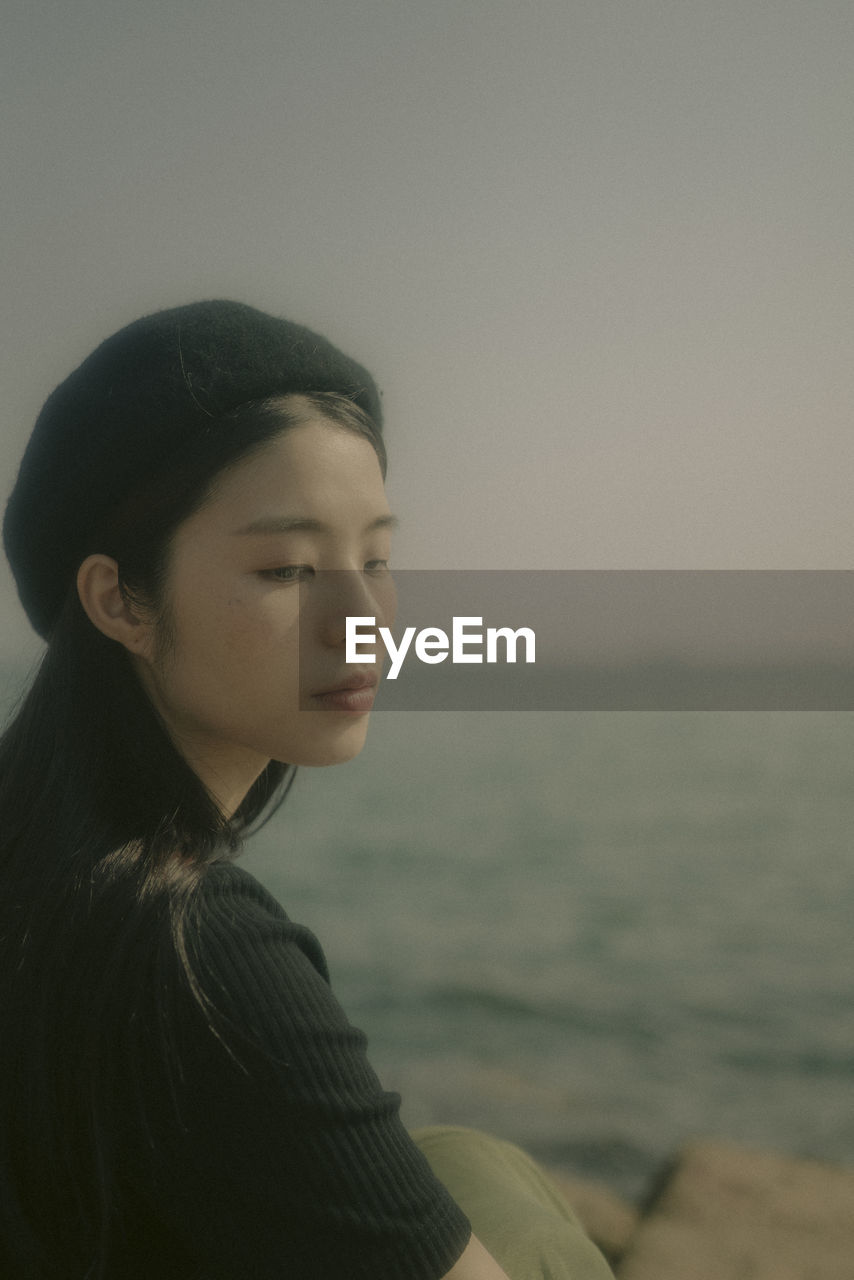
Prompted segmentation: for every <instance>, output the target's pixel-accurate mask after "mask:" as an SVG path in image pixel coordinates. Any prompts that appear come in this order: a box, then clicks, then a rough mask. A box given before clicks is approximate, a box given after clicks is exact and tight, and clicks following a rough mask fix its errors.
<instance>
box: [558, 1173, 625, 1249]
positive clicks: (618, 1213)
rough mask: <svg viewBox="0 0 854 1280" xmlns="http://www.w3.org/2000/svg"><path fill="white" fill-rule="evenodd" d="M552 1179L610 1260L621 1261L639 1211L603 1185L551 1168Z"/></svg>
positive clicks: (591, 1237) (592, 1238) (595, 1242)
mask: <svg viewBox="0 0 854 1280" xmlns="http://www.w3.org/2000/svg"><path fill="white" fill-rule="evenodd" d="M549 1176H550V1177H551V1179H552V1181H553V1182H554V1183H555V1184H556V1186H557V1187H558V1189H559V1190H560V1192H561V1193H562V1194H563V1195H564V1196H566V1199H567V1200H568V1201H569V1203H570V1205H571V1206H572V1208H573V1209H574V1210H575V1212H576V1213H577V1214H578V1217H579V1220H580V1221H581V1224H582V1226H583V1227H584V1229H585V1231H586V1232H587V1234H588V1235H589V1236H590V1239H591V1240H592V1241H593V1243H594V1244H596V1245H598V1246H599V1248H600V1249H601V1250H602V1252H603V1253H604V1255H605V1257H606V1258H607V1259H608V1261H609V1262H610V1263H614V1262H616V1261H617V1260H618V1259H619V1258H621V1257H622V1256H623V1254H624V1252H625V1250H626V1248H627V1246H628V1243H629V1240H630V1239H631V1238H632V1236H633V1235H634V1232H635V1230H636V1228H637V1225H638V1223H639V1221H640V1214H639V1213H638V1211H637V1209H635V1208H633V1207H632V1206H631V1205H630V1204H627V1203H626V1202H625V1200H621V1199H620V1198H619V1196H616V1195H615V1194H614V1192H613V1191H611V1190H609V1188H608V1187H606V1186H603V1185H602V1183H600V1182H593V1181H590V1180H588V1179H586V1178H575V1177H570V1176H569V1175H568V1174H565V1173H561V1172H560V1171H558V1170H555V1169H549Z"/></svg>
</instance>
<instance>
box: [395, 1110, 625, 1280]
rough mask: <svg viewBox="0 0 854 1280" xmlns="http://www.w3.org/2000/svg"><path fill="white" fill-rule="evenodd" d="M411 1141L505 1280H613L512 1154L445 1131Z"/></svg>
mask: <svg viewBox="0 0 854 1280" xmlns="http://www.w3.org/2000/svg"><path fill="white" fill-rule="evenodd" d="M412 1137H413V1139H414V1141H415V1142H416V1144H417V1145H418V1147H419V1148H420V1149H421V1151H422V1152H423V1153H424V1155H425V1156H426V1157H427V1160H428V1161H429V1163H430V1166H431V1167H432V1169H433V1172H434V1173H435V1174H436V1176H437V1178H438V1179H439V1181H440V1182H443V1183H444V1184H445V1186H446V1187H447V1188H448V1190H449V1191H450V1193H451V1195H452V1196H453V1197H454V1199H455V1200H456V1202H457V1204H459V1206H460V1208H461V1209H462V1210H463V1212H464V1213H465V1214H466V1215H467V1217H468V1219H469V1221H470V1222H471V1225H472V1230H473V1232H474V1234H475V1235H476V1236H477V1238H478V1239H479V1240H480V1241H481V1243H482V1244H483V1245H484V1246H485V1248H487V1249H488V1250H489V1252H490V1253H491V1254H492V1256H493V1257H494V1258H495V1260H496V1261H497V1262H499V1263H500V1264H501V1266H502V1267H503V1268H504V1270H505V1271H506V1272H507V1274H508V1276H509V1277H510V1280H613V1272H612V1271H611V1269H610V1267H609V1266H608V1264H607V1262H606V1261H605V1259H604V1258H603V1257H602V1254H601V1253H600V1252H599V1250H598V1249H597V1248H596V1246H595V1245H594V1244H593V1242H592V1241H591V1240H590V1239H589V1237H588V1236H587V1235H586V1234H585V1232H584V1228H583V1227H582V1226H581V1223H580V1222H579V1221H578V1218H577V1217H576V1216H575V1214H574V1213H573V1212H572V1209H571V1208H570V1207H569V1204H568V1203H567V1201H566V1200H565V1198H564V1197H563V1196H562V1195H561V1193H560V1192H559V1191H558V1189H557V1187H555V1186H554V1184H553V1183H552V1182H551V1181H550V1180H549V1178H548V1177H547V1176H546V1174H545V1173H544V1172H543V1170H542V1169H540V1167H539V1166H538V1165H537V1164H535V1163H534V1161H533V1160H532V1159H531V1157H530V1156H528V1155H526V1154H525V1152H524V1151H522V1150H520V1148H519V1147H515V1146H513V1144H512V1143H510V1142H504V1141H502V1140H501V1139H500V1138H493V1137H491V1136H490V1135H489V1134H486V1133H481V1132H480V1131H478V1130H476V1129H464V1128H458V1127H456V1126H450V1125H439V1126H435V1127H431V1128H427V1129H417V1130H416V1131H415V1132H414V1133H413V1134H412Z"/></svg>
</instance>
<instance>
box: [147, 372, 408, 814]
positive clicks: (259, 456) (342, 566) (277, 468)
mask: <svg viewBox="0 0 854 1280" xmlns="http://www.w3.org/2000/svg"><path fill="white" fill-rule="evenodd" d="M293 404H294V406H295V407H296V408H298V409H299V408H300V407H302V408H303V409H304V411H305V417H304V420H303V422H301V423H300V424H299V425H298V426H295V427H291V428H288V429H287V430H285V431H284V432H283V433H282V434H281V435H280V436H278V437H276V438H275V439H274V440H273V441H272V442H271V443H269V444H267V445H265V446H264V447H263V448H262V449H261V450H260V451H258V452H257V453H254V454H252V455H251V456H250V457H248V458H246V459H244V460H243V461H242V462H239V463H237V464H236V465H235V466H233V467H231V468H229V469H227V470H226V472H224V474H223V475H222V476H221V477H220V479H219V480H218V482H217V484H216V487H215V489H214V491H213V493H212V495H211V497H210V498H209V500H208V501H207V502H206V503H205V505H204V506H203V507H202V508H200V509H199V510H198V511H197V512H196V513H195V514H194V515H192V516H190V517H189V518H188V519H187V520H185V521H184V523H183V524H182V525H180V526H179V528H178V530H177V532H176V534H175V537H174V539H173V542H172V547H171V555H170V563H169V572H168V577H167V584H166V589H165V601H164V602H165V607H166V616H167V619H168V626H167V633H168V640H166V641H164V632H163V629H160V630H159V631H158V630H156V629H154V630H152V634H151V640H150V643H149V644H148V645H147V646H146V648H145V651H144V652H143V654H142V655H141V656H139V657H137V658H136V662H137V668H138V670H139V673H140V676H141V679H142V681H143V684H144V686H145V688H146V689H147V691H148V694H149V696H150V697H151V699H152V701H153V703H154V705H155V707H156V708H157V710H158V711H159V712H160V714H161V716H162V717H163V720H164V721H165V723H166V726H167V728H168V729H169V731H170V733H171V735H172V737H173V739H174V741H175V743H176V744H177V746H178V748H179V749H180V751H181V752H182V754H183V755H184V756H185V758H186V759H187V760H188V762H189V763H190V765H191V766H192V767H193V769H194V770H195V771H196V773H197V774H198V775H199V777H200V778H201V779H202V781H203V782H204V783H205V784H206V786H207V787H208V789H209V790H210V791H211V793H212V794H213V795H214V797H215V798H216V799H217V800H218V801H219V803H220V805H221V807H222V808H223V810H224V811H225V812H226V813H231V812H233V810H234V809H235V808H236V807H237V805H238V804H239V803H240V801H241V800H242V798H243V796H244V795H245V793H246V791H247V790H248V789H249V787H250V786H251V785H252V783H253V782H254V781H255V779H256V778H257V777H258V775H259V774H260V772H261V771H262V770H263V769H264V767H265V766H266V764H267V763H268V761H269V760H271V759H273V760H281V761H284V762H287V763H290V764H297V765H327V764H337V763H339V762H341V761H344V760H349V759H351V758H352V757H353V756H355V755H356V754H357V753H358V752H359V751H360V750H361V748H362V745H363V743H364V741H365V735H366V733H367V727H368V715H369V712H370V708H371V704H372V702H373V696H374V692H375V687H374V686H375V683H376V681H377V679H378V678H379V675H380V673H381V667H380V664H379V661H378V662H377V664H376V665H374V664H371V663H369V662H366V661H363V662H361V663H360V664H359V666H358V667H356V666H353V665H352V664H351V665H345V661H344V657H345V619H346V617H347V615H348V614H353V615H374V616H376V618H377V625H378V626H379V625H381V624H386V625H390V624H391V617H392V614H393V597H394V590H393V585H392V582H391V578H390V576H389V574H388V572H387V562H388V558H389V539H390V530H391V525H392V524H393V518H392V516H391V515H390V512H389V508H388V504H387V502H386V497H385V491H384V488H383V480H382V475H381V472H380V466H379V462H378V460H377V456H376V454H375V452H374V450H373V448H372V446H371V444H370V442H369V441H368V440H366V439H363V438H362V437H360V436H358V435H356V434H354V433H353V432H351V431H348V430H346V429H344V428H342V427H340V426H338V425H337V424H335V423H333V422H330V421H329V420H328V419H326V418H324V417H322V416H320V415H319V414H318V413H317V411H316V410H315V409H314V408H313V407H312V406H310V405H308V404H307V402H305V401H303V402H300V401H299V399H298V397H294V398H293ZM331 570H336V571H342V572H329V571H331ZM366 678H369V679H370V681H372V682H373V683H372V684H369V685H367V686H366V687H362V688H361V690H359V689H358V688H357V686H358V685H359V683H360V680H361V682H362V684H363V686H364V682H365V679H366ZM342 685H344V686H346V685H350V686H355V688H354V691H352V692H350V693H337V694H335V695H334V696H330V693H329V691H330V690H335V689H340V687H341V686H342ZM323 695H326V696H323ZM301 697H302V705H303V707H308V708H309V709H302V710H301V709H300V699H301Z"/></svg>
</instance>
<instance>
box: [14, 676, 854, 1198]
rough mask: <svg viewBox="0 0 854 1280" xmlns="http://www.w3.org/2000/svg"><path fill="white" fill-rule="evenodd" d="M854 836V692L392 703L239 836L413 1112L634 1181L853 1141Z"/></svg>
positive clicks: (407, 1114) (838, 1153)
mask: <svg viewBox="0 0 854 1280" xmlns="http://www.w3.org/2000/svg"><path fill="white" fill-rule="evenodd" d="M12 683H14V681H13V682H12ZM5 687H7V688H8V687H10V684H9V681H7V684H6V686H5ZM853 852H854V713H850V712H827V711H822V712H804V711H797V712H793V711H789V712H781V711H778V712H771V711H768V712H765V711H763V712H724V711H721V712H718V711H677V712H671V711H667V712H656V711H623V712H602V711H584V712H565V711H564V712H548V711H538V712H515V711H506V712H499V711H494V712H493V711H480V712H454V711H441V712H439V711H385V712H384V711H382V710H378V711H375V713H374V715H373V717H372V722H371V729H370V734H369V738H368V742H367V745H366V746H365V748H364V750H363V752H362V754H361V755H360V756H359V757H358V758H357V759H356V760H354V761H352V762H350V763H349V764H346V765H340V766H334V767H331V768H325V769H302V770H300V771H299V772H298V774H297V778H296V782H295V784H294V786H293V788H292V791H291V793H290V795H289V796H288V798H287V800H286V802H285V803H284V805H283V806H282V808H281V809H280V810H279V812H278V813H277V814H276V816H275V817H274V818H273V819H272V820H271V821H270V822H269V823H268V824H267V825H266V826H265V827H264V828H263V829H262V830H260V831H259V832H258V833H257V834H256V835H255V836H253V837H252V838H251V840H250V841H249V843H248V845H247V848H246V851H245V852H244V854H243V855H242V863H243V865H244V866H245V867H246V868H247V869H248V870H250V871H252V872H253V874H255V875H256V876H257V877H258V878H259V879H260V880H261V881H262V882H263V883H264V884H265V885H266V886H267V887H268V888H269V889H270V890H271V891H272V893H273V894H274V895H275V896H276V897H277V898H278V899H279V901H280V902H281V903H282V904H283V906H284V907H285V909H286V910H287V912H288V914H289V915H290V916H291V917H292V918H293V919H295V920H298V921H300V922H301V923H303V924H305V925H307V926H308V927H309V928H311V929H312V930H313V931H314V932H315V933H316V934H317V935H318V937H319V938H320V940H321V942H322V944H323V947H324V950H325V952H326V956H327V959H328V961H329V966H330V971H331V977H332V983H333V987H334V990H335V992H336V994H337V996H338V998H339V1000H340V1001H341V1003H342V1004H343V1006H344V1008H345V1009H346V1011H347V1013H348V1016H349V1017H350V1020H351V1021H352V1022H353V1023H355V1024H356V1025H357V1026H359V1027H360V1028H361V1029H362V1030H363V1031H364V1032H365V1033H366V1034H367V1036H368V1044H369V1056H370V1059H371V1061H372V1063H373V1066H374V1068H375V1069H376V1071H377V1072H378V1074H379V1076H380V1079H381V1080H382V1082H383V1084H384V1086H385V1087H386V1088H387V1089H389V1090H392V1091H396V1092H398V1093H399V1094H400V1095H401V1098H402V1115H403V1118H404V1121H405V1122H406V1123H407V1124H408V1125H410V1126H413V1127H414V1126H419V1125H423V1124H438V1123H449V1124H462V1125H470V1126H474V1127H478V1128H483V1129H487V1130H490V1131H491V1132H494V1133H497V1134H499V1135H500V1136H502V1137H505V1138H508V1139H510V1140H512V1141H515V1142H518V1143H520V1144H521V1145H523V1146H524V1147H525V1148H526V1149H528V1150H529V1151H531V1152H532V1153H533V1154H534V1155H535V1156H537V1157H538V1158H540V1159H542V1160H544V1161H546V1162H548V1163H549V1164H552V1165H555V1166H558V1167H561V1168H563V1169H564V1170H566V1171H567V1172H570V1173H575V1174H578V1175H581V1176H588V1177H592V1178H596V1179H598V1180H601V1181H604V1182H605V1183H607V1184H608V1185H610V1186H611V1187H612V1188H613V1190H615V1191H616V1192H617V1193H618V1194H621V1195H624V1196H626V1197H628V1198H631V1199H637V1198H640V1197H642V1196H643V1195H644V1194H645V1192H646V1190H647V1189H648V1188H649V1187H650V1185H651V1184H652V1183H654V1181H655V1179H656V1178H657V1176H658V1174H659V1173H660V1171H661V1170H662V1169H663V1168H664V1167H666V1165H667V1163H668V1162H669V1161H670V1160H671V1159H672V1158H673V1156H674V1155H675V1154H676V1153H677V1152H678V1150H679V1148H680V1147H681V1146H682V1145H683V1144H685V1143H687V1142H689V1141H691V1140H693V1139H696V1138H707V1137H716V1138H722V1139H727V1140H731V1141H734V1142H737V1143H742V1144H746V1145H749V1146H753V1147H758V1148H763V1149H768V1150H776V1151H782V1152H787V1153H790V1154H793V1155H799V1156H803V1157H811V1158H817V1159H819V1160H825V1161H831V1162H838V1163H842V1164H847V1165H854V1105H852V1104H854V999H853V998H852V990H854V856H852V853H853Z"/></svg>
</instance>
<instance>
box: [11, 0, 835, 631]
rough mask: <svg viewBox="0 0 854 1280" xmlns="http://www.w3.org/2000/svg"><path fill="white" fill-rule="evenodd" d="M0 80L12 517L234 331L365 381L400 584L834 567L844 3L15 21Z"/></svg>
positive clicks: (46, 6)
mask: <svg viewBox="0 0 854 1280" xmlns="http://www.w3.org/2000/svg"><path fill="white" fill-rule="evenodd" d="M0 60H1V61H2V67H0V69H1V70H2V80H0V94H2V99H0V119H2V133H0V146H2V153H0V162H1V163H0V173H2V184H1V185H0V239H2V254H0V263H2V273H3V275H2V288H0V308H2V314H3V342H2V344H1V345H0V370H2V385H3V409H4V421H3V430H2V440H1V441H0V486H1V487H2V495H3V500H4V501H5V497H6V495H7V494H8V491H9V489H10V488H11V485H12V482H13V477H14V471H15V467H16V466H17V463H18V460H19V458H20V454H21V452H22V450H23V446H24V443H25V440H26V437H27V435H28V432H29V430H30V428H31V425H32V421H33V419H34V417H35V415H36V413H37V411H38V409H39V407H40V405H41V403H42V402H43V400H44V398H45V397H46V395H47V394H48V392H49V391H50V390H51V389H52V387H53V386H54V385H55V384H56V383H57V382H58V381H59V380H60V379H61V378H62V377H63V376H64V375H65V374H66V373H67V372H68V371H69V370H70V369H71V368H72V367H73V366H74V365H75V364H76V363H78V362H79V360H80V359H82V358H83V357H84V356H85V355H86V354H88V352H89V351H90V350H91V349H92V347H93V346H94V345H95V344H96V343H97V342H98V341H99V340H100V339H101V338H103V337H105V336H106V335H107V334H108V333H109V332H111V331H112V330H113V329H115V328H117V327H118V326H119V325H121V324H123V323H125V322H126V321H129V320H131V319H133V318H135V317H136V316H137V315H140V314H143V313H144V312H147V311H150V310H155V309H157V308H159V307H164V306H171V305H174V304H177V303H181V302H186V301H191V300H193V299H196V298H199V297H206V296H207V297H212V296H231V297H235V298H239V299H241V300H243V301H246V302H250V303H253V304H255V305H257V306H260V307H262V308H265V309H268V310H271V311H274V312H278V313H280V314H285V315H287V316H289V317H291V318H293V319H297V320H300V321H302V322H303V323H306V324H309V325H311V326H312V327H314V328H317V329H319V330H321V331H322V332H325V333H327V334H328V336H329V337H331V338H332V339H333V340H334V341H336V342H337V343H338V344H339V345H341V346H343V347H344V348H345V349H346V350H347V351H348V352H350V353H351V354H353V355H355V356H356V357H357V358H359V359H360V360H362V361H363V362H364V363H366V364H367V365H368V366H369V367H370V368H371V369H372V370H373V371H374V372H375V373H376V375H377V378H378V381H379V382H380V384H381V386H382V387H383V389H384V396H385V405H386V413H387V419H388V439H389V446H390V452H391V485H390V487H391V495H392V501H393V503H394V505H395V506H396V508H397V509H398V510H399V511H400V514H401V516H402V518H403V530H402V533H401V537H400V544H399V547H400V549H399V555H398V557H397V559H398V563H399V564H401V565H405V566H409V567H419V568H427V567H434V566H435V567H441V568H451V567H471V568H475V567H477V568H529V567H536V568H719V569H720V568H777V569H785V568H793V569H794V568H849V567H851V560H850V550H849V549H850V546H851V542H852V518H851V509H850V508H851V492H852V474H853V472H852V461H854V432H852V430H851V416H852V403H854V396H852V391H854V359H852V318H854V314H853V313H854V304H852V285H854V251H853V248H852V245H853V242H854V163H852V159H853V158H854V126H852V116H853V115H854V89H852V66H854V6H852V4H851V3H850V0H814V2H813V3H809V4H808V3H805V0H800V2H798V3H796V2H794V0H752V2H751V0H717V2H716V3H714V4H710V3H709V2H708V0H655V2H654V0H621V2H619V3H618V2H617V0H541V2H539V3H538V2H536V0H530V2H528V3H523V2H522V0H512V2H510V0H476V2H472V0H468V2H467V0H430V3H427V2H426V0H418V2H417V3H416V0H397V2H393V0H305V2H304V3H300V2H295V0H279V2H278V3H273V2H272V0H245V2H244V3H241V4H240V5H238V4H225V3H222V0H206V2H205V3H201V0H170V3H168V4H166V3H161V2H160V0H157V2H154V3H144V2H142V0H135V2H134V3H130V0H75V3H73V4H69V3H67V0H66V2H63V3H59V0H53V2H51V3H45V2H43V0H7V3H6V4H5V5H4V19H3V39H2V49H1V50H0ZM9 584H10V576H9V574H8V571H7V570H6V568H5V564H4V566H3V573H2V579H0V607H1V608H2V617H3V640H2V652H4V653H6V652H11V651H14V650H17V649H19V648H20V646H21V645H22V644H24V643H25V641H26V637H27V634H28V632H27V628H26V624H25V623H24V622H22V621H19V610H18V608H17V605H16V603H15V601H14V598H13V593H12V589H11V587H10V585H9Z"/></svg>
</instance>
